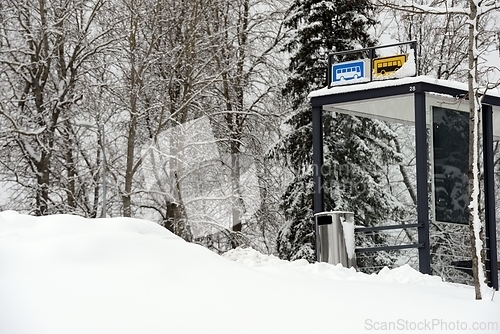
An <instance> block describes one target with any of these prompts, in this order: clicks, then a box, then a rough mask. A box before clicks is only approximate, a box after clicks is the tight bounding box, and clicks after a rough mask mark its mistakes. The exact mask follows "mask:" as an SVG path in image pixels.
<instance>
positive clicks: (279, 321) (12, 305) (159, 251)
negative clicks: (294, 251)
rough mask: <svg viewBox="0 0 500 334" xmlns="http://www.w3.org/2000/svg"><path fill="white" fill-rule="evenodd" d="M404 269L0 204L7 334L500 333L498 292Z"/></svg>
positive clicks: (1, 302)
mask: <svg viewBox="0 0 500 334" xmlns="http://www.w3.org/2000/svg"><path fill="white" fill-rule="evenodd" d="M485 297H486V298H485V300H482V301H476V300H474V290H473V289H472V288H471V287H469V286H462V285H457V284H449V283H443V282H441V281H440V279H439V278H437V277H431V276H427V275H422V274H420V273H418V272H416V271H414V270H413V269H411V268H409V267H407V266H404V267H401V268H398V269H393V270H388V269H387V270H382V271H381V272H380V273H379V274H378V275H365V274H362V273H359V272H356V271H355V270H354V269H346V268H342V267H340V266H332V265H328V264H325V263H315V264H309V263H307V262H305V261H295V262H288V261H282V260H279V259H277V258H275V257H273V256H267V255H263V254H260V253H258V252H256V251H255V250H252V249H237V250H233V251H231V252H229V253H226V254H225V255H224V256H222V257H221V256H219V255H216V254H214V253H212V252H210V251H209V250H207V249H205V248H203V247H201V246H198V245H195V244H190V243H187V242H185V241H183V240H181V239H180V238H178V237H176V236H174V235H173V234H171V233H170V232H168V231H167V230H165V229H164V228H162V227H160V226H158V225H157V224H155V223H153V222H149V221H145V220H138V219H130V218H109V219H85V218H81V217H76V216H69V215H56V216H47V217H31V216H27V215H21V214H18V213H15V212H12V211H6V212H1V213H0V333H2V334H18V333H19V334H21V333H30V334H44V333H47V334H57V333H61V334H68V333H71V334H76V333H85V334H95V333H106V334H108V333H119V334H124V333H141V334H143V333H144V334H150V333H162V334H165V333H217V334H221V333H231V334H234V333H238V334H240V333H252V334H262V333H273V334H274V333H287V334H290V333H321V334H323V333H363V332H372V331H374V332H387V329H394V330H396V332H401V333H405V332H408V333H415V332H426V331H434V332H437V333H440V332H446V330H448V331H450V332H459V333H481V332H485V333H500V328H499V327H500V293H497V295H496V296H493V297H494V298H493V300H492V291H488V295H487V296H485Z"/></svg>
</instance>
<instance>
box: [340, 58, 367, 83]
mask: <svg viewBox="0 0 500 334" xmlns="http://www.w3.org/2000/svg"><path fill="white" fill-rule="evenodd" d="M365 67H366V66H365V61H364V60H355V61H348V62H344V63H337V64H333V65H332V78H331V83H348V82H349V81H358V79H365V73H366V72H367V71H366V70H365Z"/></svg>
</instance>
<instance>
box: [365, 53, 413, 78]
mask: <svg viewBox="0 0 500 334" xmlns="http://www.w3.org/2000/svg"><path fill="white" fill-rule="evenodd" d="M406 59H407V56H406V55H404V54H403V55H397V56H390V57H380V58H375V59H373V65H372V68H373V73H374V74H375V75H389V74H392V73H394V72H396V71H397V70H399V69H400V68H401V67H402V66H403V64H404V63H405V62H406Z"/></svg>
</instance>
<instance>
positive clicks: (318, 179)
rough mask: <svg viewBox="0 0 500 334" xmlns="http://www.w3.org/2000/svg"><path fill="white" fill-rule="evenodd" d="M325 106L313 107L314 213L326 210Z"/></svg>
mask: <svg viewBox="0 0 500 334" xmlns="http://www.w3.org/2000/svg"><path fill="white" fill-rule="evenodd" d="M322 112H323V108H322V107H321V106H319V107H313V108H312V137H313V182H314V197H313V198H314V213H318V212H322V211H324V204H323V197H324V191H323V181H324V180H323V174H322V173H321V170H322V168H323V119H322Z"/></svg>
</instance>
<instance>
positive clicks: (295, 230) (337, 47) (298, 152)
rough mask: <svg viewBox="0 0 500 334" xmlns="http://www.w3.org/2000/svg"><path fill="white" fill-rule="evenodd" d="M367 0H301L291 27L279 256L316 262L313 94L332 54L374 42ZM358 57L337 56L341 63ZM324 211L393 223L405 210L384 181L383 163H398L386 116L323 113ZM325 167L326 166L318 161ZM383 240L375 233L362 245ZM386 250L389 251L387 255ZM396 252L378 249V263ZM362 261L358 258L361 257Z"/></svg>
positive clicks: (367, 221)
mask: <svg viewBox="0 0 500 334" xmlns="http://www.w3.org/2000/svg"><path fill="white" fill-rule="evenodd" d="M372 9H373V8H372V6H371V4H370V2H369V1H366V0H331V1H325V0H296V1H295V2H294V4H293V5H292V7H291V8H290V16H289V19H288V21H287V25H288V26H289V27H290V28H292V29H293V31H294V32H295V35H294V36H293V38H292V40H291V41H290V42H289V43H288V44H287V50H286V51H287V52H289V53H290V54H291V63H290V67H289V70H290V72H291V75H290V77H289V79H288V81H287V84H286V86H285V88H284V90H283V93H284V95H285V96H287V97H288V98H289V99H290V100H291V102H292V108H293V112H292V116H291V117H290V118H289V120H288V125H289V126H290V128H291V132H290V134H289V135H288V136H286V137H285V138H284V140H283V141H281V142H280V143H279V144H278V146H277V150H276V151H277V152H278V154H280V156H281V157H284V159H285V160H286V162H287V164H288V166H289V167H290V169H291V170H292V172H293V174H294V180H293V181H292V182H291V183H290V184H289V186H288V187H287V189H286V192H285V194H284V196H283V202H282V209H283V210H284V213H285V219H286V224H285V226H284V227H283V229H282V230H281V232H280V234H279V236H278V240H277V251H278V254H279V256H280V257H282V258H285V259H289V260H294V259H298V258H305V259H307V260H309V261H314V260H315V259H314V247H315V245H314V240H315V238H314V233H315V232H314V218H313V215H314V214H313V183H312V113H311V108H310V105H309V99H308V98H307V95H308V93H309V92H310V91H312V90H315V89H319V88H322V87H324V86H325V78H326V70H327V59H326V58H327V57H326V54H327V53H328V52H335V51H343V50H351V49H355V48H362V47H368V46H373V45H374V44H375V41H374V40H373V39H372V38H371V37H370V35H369V33H368V29H369V28H370V27H372V26H373V25H375V24H376V22H375V21H374V20H373V19H372V18H371V17H372V15H371V12H372ZM352 57H354V58H355V57H356V55H354V56H351V58H343V59H338V60H339V61H346V60H351V59H352ZM323 117H324V161H325V162H324V166H321V169H322V171H323V175H324V177H325V185H324V190H325V209H326V210H348V211H353V212H354V213H355V220H356V224H357V225H365V226H370V225H372V224H377V223H381V222H382V221H387V220H388V218H389V217H392V216H394V215H396V214H398V212H399V211H401V210H403V209H402V207H401V205H399V204H398V201H397V200H396V199H395V198H393V197H391V195H390V194H389V192H388V191H387V190H386V189H385V188H384V186H383V184H382V183H383V182H382V181H383V180H382V177H383V174H382V170H383V168H382V167H383V166H384V165H386V164H387V163H391V162H396V161H397V160H398V159H399V156H398V154H397V153H396V151H395V150H394V149H393V148H392V146H391V145H390V142H391V141H392V140H393V138H394V136H395V134H394V133H393V132H392V130H391V129H390V128H389V127H387V126H386V124H385V123H384V122H381V121H377V120H370V119H366V118H358V117H354V116H348V115H343V114H337V113H324V114H323ZM315 168H319V167H315ZM382 242H384V237H383V235H379V234H377V235H372V236H369V237H367V238H364V239H360V241H359V242H358V243H362V244H365V245H373V244H376V243H382ZM386 255H387V254H386ZM392 260H393V258H391V257H390V256H389V257H384V256H382V255H378V257H376V258H371V260H370V261H371V262H372V263H365V264H361V265H365V266H374V265H389V264H390V262H391V261H392ZM358 264H359V263H358Z"/></svg>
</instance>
